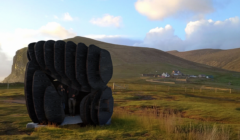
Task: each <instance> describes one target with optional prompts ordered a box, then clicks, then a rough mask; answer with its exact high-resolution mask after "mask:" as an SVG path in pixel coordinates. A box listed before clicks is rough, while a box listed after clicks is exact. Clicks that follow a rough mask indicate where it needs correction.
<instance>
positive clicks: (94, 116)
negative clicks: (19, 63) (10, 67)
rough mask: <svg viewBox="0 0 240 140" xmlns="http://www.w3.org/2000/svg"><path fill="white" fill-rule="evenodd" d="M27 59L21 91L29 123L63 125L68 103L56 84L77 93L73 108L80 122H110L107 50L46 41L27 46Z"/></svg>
mask: <svg viewBox="0 0 240 140" xmlns="http://www.w3.org/2000/svg"><path fill="white" fill-rule="evenodd" d="M27 58H28V60H29V62H28V64H27V66H26V72H25V79H24V82H25V86H24V92H25V99H26V106H27V110H28V114H29V117H30V118H31V120H32V121H33V122H35V123H42V124H46V123H48V122H52V123H56V124H61V123H62V122H63V120H64V117H65V116H66V115H67V114H68V104H67V103H66V102H67V98H66V97H63V96H62V95H61V94H60V92H59V91H58V89H57V87H58V85H60V84H62V85H63V86H64V87H68V88H73V89H75V90H77V91H78V92H79V95H78V96H77V98H76V100H77V101H76V107H75V108H77V110H76V113H78V114H79V115H80V117H81V119H82V120H83V123H85V124H92V125H104V124H106V123H107V122H108V121H109V120H110V119H111V116H112V113H113V97H112V91H111V89H110V88H109V87H107V83H108V82H109V80H110V79H111V77H112V74H113V65H112V60H111V55H110V53H109V52H108V51H107V50H104V49H101V48H99V47H97V46H95V45H90V46H89V47H87V46H86V45H85V44H83V43H78V44H77V45H76V44H75V43H74V42H72V41H68V42H67V43H66V42H64V41H62V40H58V41H53V40H48V41H39V42H36V43H30V44H29V45H28V51H27ZM63 101H64V102H65V104H66V109H65V111H64V109H63V106H62V102H63Z"/></svg>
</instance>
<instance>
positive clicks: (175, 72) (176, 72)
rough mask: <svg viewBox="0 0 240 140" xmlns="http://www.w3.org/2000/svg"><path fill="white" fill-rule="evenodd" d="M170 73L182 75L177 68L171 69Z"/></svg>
mask: <svg viewBox="0 0 240 140" xmlns="http://www.w3.org/2000/svg"><path fill="white" fill-rule="evenodd" d="M172 75H183V73H181V72H180V71H179V70H174V71H172Z"/></svg>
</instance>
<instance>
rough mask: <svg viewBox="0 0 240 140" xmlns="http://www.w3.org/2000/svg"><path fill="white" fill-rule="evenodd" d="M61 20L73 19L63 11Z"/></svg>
mask: <svg viewBox="0 0 240 140" xmlns="http://www.w3.org/2000/svg"><path fill="white" fill-rule="evenodd" d="M63 20H65V21H73V18H72V17H71V16H70V14H69V13H64V15H63Z"/></svg>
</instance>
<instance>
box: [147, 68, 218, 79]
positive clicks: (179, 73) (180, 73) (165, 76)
mask: <svg viewBox="0 0 240 140" xmlns="http://www.w3.org/2000/svg"><path fill="white" fill-rule="evenodd" d="M142 77H160V78H168V77H172V78H174V77H179V78H180V77H181V78H183V77H184V78H207V79H208V78H213V76H212V75H205V74H199V75H190V74H183V73H182V72H181V71H179V70H173V71H172V73H171V74H168V73H167V72H165V73H164V72H163V73H162V74H142Z"/></svg>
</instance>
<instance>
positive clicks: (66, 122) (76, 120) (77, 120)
mask: <svg viewBox="0 0 240 140" xmlns="http://www.w3.org/2000/svg"><path fill="white" fill-rule="evenodd" d="M79 123H82V119H81V117H80V115H76V116H74V117H73V116H66V117H65V118H64V120H63V122H62V123H61V125H69V124H79ZM110 124H111V118H110V119H109V120H108V122H107V123H106V124H105V125H110ZM46 126H47V125H39V124H38V123H33V122H30V123H28V124H27V125H26V127H27V128H38V127H46Z"/></svg>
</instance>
